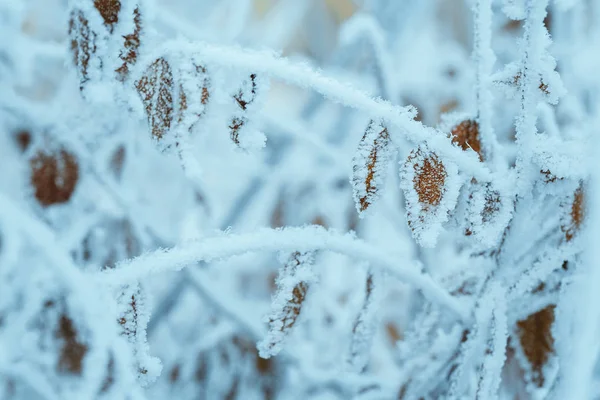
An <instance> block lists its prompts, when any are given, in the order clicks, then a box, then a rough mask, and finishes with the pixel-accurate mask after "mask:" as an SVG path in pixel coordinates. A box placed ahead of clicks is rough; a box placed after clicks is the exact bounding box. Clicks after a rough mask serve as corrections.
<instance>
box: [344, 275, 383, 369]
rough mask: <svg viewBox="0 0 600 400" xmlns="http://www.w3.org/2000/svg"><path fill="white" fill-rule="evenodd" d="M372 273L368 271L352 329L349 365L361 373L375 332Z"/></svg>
mask: <svg viewBox="0 0 600 400" xmlns="http://www.w3.org/2000/svg"><path fill="white" fill-rule="evenodd" d="M376 280H379V279H377V278H375V276H374V273H373V272H372V271H369V273H368V274H367V280H366V285H365V299H364V301H363V306H362V309H361V311H360V313H359V314H358V315H357V317H356V320H355V321H354V326H353V328H352V340H351V343H350V355H349V360H348V361H349V365H350V367H351V368H352V369H353V370H354V371H355V372H362V371H363V370H364V369H365V368H366V366H367V364H368V362H369V352H370V350H371V345H372V342H373V337H374V335H375V330H376V327H375V325H376V320H375V314H376V310H377V299H376V297H377V296H376V293H375V291H376V290H378V288H376V285H375V281H376Z"/></svg>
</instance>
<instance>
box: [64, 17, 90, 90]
mask: <svg viewBox="0 0 600 400" xmlns="http://www.w3.org/2000/svg"><path fill="white" fill-rule="evenodd" d="M69 37H70V38H71V51H72V52H73V64H74V65H75V67H76V68H77V73H78V75H79V89H80V90H83V87H84V85H85V84H86V82H88V81H89V79H90V76H89V68H90V61H91V59H92V56H93V55H94V54H95V53H96V33H95V32H94V31H92V29H91V28H90V25H89V21H88V20H87V18H86V17H85V15H84V14H83V12H82V11H81V10H77V9H76V10H73V11H72V12H71V16H70V20H69Z"/></svg>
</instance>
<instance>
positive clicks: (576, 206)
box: [561, 186, 585, 242]
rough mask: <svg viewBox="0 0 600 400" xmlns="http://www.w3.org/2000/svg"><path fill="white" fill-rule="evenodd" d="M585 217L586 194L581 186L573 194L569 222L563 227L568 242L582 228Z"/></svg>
mask: <svg viewBox="0 0 600 400" xmlns="http://www.w3.org/2000/svg"><path fill="white" fill-rule="evenodd" d="M584 219H585V195H584V192H583V187H582V186H579V188H577V190H576V191H575V193H574V194H573V201H572V202H571V205H570V213H569V221H568V223H567V224H565V225H563V226H562V227H561V229H562V231H563V232H565V239H566V240H567V242H570V241H571V240H573V238H574V237H575V235H577V233H578V232H579V230H580V229H581V224H582V223H583V221H584Z"/></svg>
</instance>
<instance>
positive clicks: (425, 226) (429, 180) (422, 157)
mask: <svg viewBox="0 0 600 400" xmlns="http://www.w3.org/2000/svg"><path fill="white" fill-rule="evenodd" d="M400 178H401V179H400V186H401V188H402V189H403V191H404V196H405V198H406V211H407V219H408V226H409V227H410V228H411V230H412V233H413V237H414V238H415V239H416V240H417V242H419V243H420V244H421V245H422V246H426V247H433V246H434V245H435V242H436V241H437V236H438V235H439V233H440V232H441V229H442V224H443V223H445V222H446V221H447V220H448V213H449V212H450V211H451V210H453V209H454V207H455V206H456V199H457V197H458V192H459V190H460V186H461V184H462V181H461V180H460V177H459V175H458V168H457V167H456V165H454V164H452V163H450V162H443V161H442V160H441V159H440V158H439V157H438V156H437V155H436V154H435V153H432V152H430V151H429V150H428V149H427V147H426V146H425V145H423V146H420V147H418V148H417V149H414V150H413V151H411V153H410V154H409V155H408V157H407V159H406V161H405V162H404V164H403V166H402V168H401V170H400Z"/></svg>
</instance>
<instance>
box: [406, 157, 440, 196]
mask: <svg viewBox="0 0 600 400" xmlns="http://www.w3.org/2000/svg"><path fill="white" fill-rule="evenodd" d="M420 157H422V153H421V150H420V149H418V150H417V151H416V152H415V151H413V152H411V154H410V155H409V156H408V159H407V163H409V164H411V165H412V167H413V168H414V170H415V177H414V179H413V185H414V189H415V191H416V193H417V195H418V197H419V203H421V204H422V205H423V207H424V208H428V207H430V206H437V205H439V204H440V202H441V201H442V196H443V194H444V184H445V183H446V177H447V176H448V173H447V172H446V167H444V164H443V163H442V162H441V160H440V159H439V158H438V156H437V155H435V153H432V154H431V155H428V156H425V157H423V159H422V160H421V161H418V159H419V158H420Z"/></svg>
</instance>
